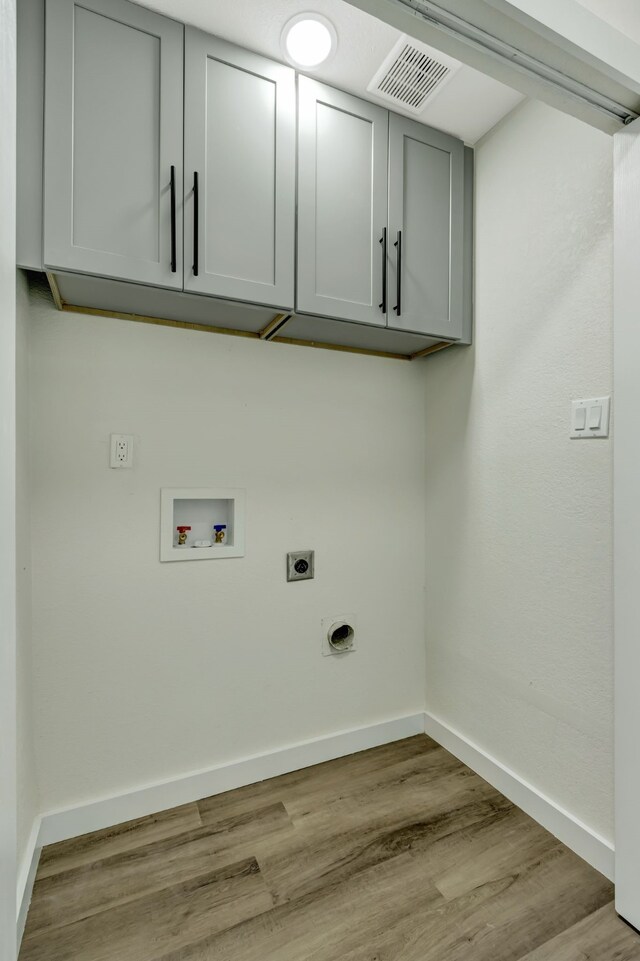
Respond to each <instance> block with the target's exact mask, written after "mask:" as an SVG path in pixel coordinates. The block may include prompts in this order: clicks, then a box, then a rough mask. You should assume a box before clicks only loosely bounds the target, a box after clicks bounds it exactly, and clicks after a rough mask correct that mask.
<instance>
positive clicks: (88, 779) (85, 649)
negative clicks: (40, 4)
mask: <svg viewBox="0 0 640 961" xmlns="http://www.w3.org/2000/svg"><path fill="white" fill-rule="evenodd" d="M30 339H31V371H30V373H31V380H32V398H33V399H32V410H31V424H32V473H33V483H32V524H33V603H34V607H33V643H34V664H35V705H36V707H35V719H34V723H35V735H36V748H37V760H38V771H39V776H40V783H41V790H42V806H43V809H44V810H45V811H46V810H49V809H52V808H56V807H58V806H65V805H73V804H78V803H82V802H84V801H88V800H91V799H93V798H96V797H100V796H102V795H110V794H116V793H119V792H121V791H125V790H128V789H130V788H133V787H137V786H139V785H143V784H145V783H147V782H154V781H158V780H162V779H165V778H169V777H175V776H179V775H181V774H183V773H187V772H189V771H191V770H195V769H200V768H206V767H209V766H211V765H214V764H217V763H222V762H225V761H232V760H236V759H238V758H241V757H242V756H245V755H250V754H254V753H259V752H261V751H266V750H269V749H272V748H277V747H280V746H284V745H287V744H290V743H294V742H297V741H299V740H303V739H305V738H309V737H314V736H316V735H322V734H328V733H332V732H336V731H340V730H342V729H346V728H351V727H357V726H360V725H364V724H368V723H373V722H376V721H379V720H383V719H386V718H391V717H396V716H401V715H405V714H412V713H414V712H416V711H421V710H423V709H424V632H425V624H424V583H425V556H424V555H425V550H424V538H423V535H422V532H423V530H424V522H425V516H424V515H425V508H424V490H425V483H426V480H425V423H424V392H425V379H426V378H425V375H426V371H425V367H424V366H423V365H422V364H415V365H409V364H408V363H406V362H400V361H390V360H381V359H377V358H369V357H360V356H355V355H348V354H340V353H336V352H327V351H323V350H313V349H308V348H298V347H288V346H280V345H275V344H264V343H261V342H254V341H248V340H244V339H240V338H233V337H225V336H217V335H209V334H206V333H197V332H190V331H182V330H173V329H167V328H161V327H153V326H146V325H139V324H134V323H129V322H126V321H116V320H110V319H97V318H92V317H87V316H77V315H70V314H60V313H58V312H56V311H55V310H54V308H53V307H52V305H51V303H50V301H49V300H48V299H43V298H42V297H40V298H36V299H35V300H34V302H33V304H32V323H31V330H30ZM112 431H113V432H121V433H131V434H134V435H135V442H136V446H135V467H134V469H133V470H132V471H113V470H110V469H109V467H108V442H109V434H110V432H112ZM182 486H184V487H190V486H193V487H199V486H228V487H236V486H237V487H244V488H246V490H247V553H246V557H244V558H242V559H235V560H212V561H199V562H194V563H173V564H172V563H167V564H161V563H159V560H158V538H159V496H160V488H161V487H182ZM301 548H314V549H315V550H316V563H317V569H316V578H315V580H314V581H312V582H303V583H298V584H287V583H286V581H285V553H286V551H287V550H296V549H301ZM345 612H355V613H356V615H357V617H358V629H359V650H358V651H357V653H355V654H354V655H349V656H348V657H346V658H343V659H341V658H336V657H322V655H321V633H320V621H321V619H322V618H323V617H327V616H333V615H339V614H343V613H345Z"/></svg>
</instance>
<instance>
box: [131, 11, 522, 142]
mask: <svg viewBox="0 0 640 961" xmlns="http://www.w3.org/2000/svg"><path fill="white" fill-rule="evenodd" d="M143 6H145V7H149V8H150V9H152V10H156V11H158V12H159V13H163V14H165V15H167V16H170V17H174V18H175V19H176V20H181V21H182V22H184V23H189V24H192V25H193V26H196V27H199V28H200V29H201V30H205V31H207V33H212V34H215V35H216V36H218V37H222V38H223V39H225V40H230V41H231V42H232V43H237V44H239V45H240V46H244V47H248V48H249V49H250V50H255V51H257V52H258V53H262V54H265V55H266V56H268V57H271V58H272V59H274V60H282V59H283V57H282V53H281V49H280V34H281V31H282V28H283V26H284V24H285V23H286V22H287V20H289V19H290V18H291V17H292V16H295V14H296V13H303V12H307V11H314V12H316V13H322V14H324V15H325V16H326V17H328V18H329V19H330V20H331V21H332V23H333V24H334V26H335V28H336V30H337V32H338V49H337V52H336V55H335V57H333V59H332V60H331V61H330V62H329V63H328V64H325V65H324V66H320V67H319V68H318V69H317V70H314V71H313V73H311V72H310V75H312V76H314V77H317V78H318V79H319V80H324V81H326V82H327V83H330V84H333V85H334V86H336V87H340V88H342V89H343V90H348V91H349V92H350V93H354V94H357V95H358V96H360V97H364V98H365V99H367V100H373V101H376V99H377V98H376V97H375V96H374V95H373V94H370V93H368V92H367V84H368V83H369V82H370V81H371V79H372V77H373V75H374V74H375V72H376V70H377V69H378V67H379V66H380V64H381V63H382V61H383V60H384V58H385V57H386V56H387V54H388V53H389V51H390V50H391V48H392V47H393V45H394V44H395V42H396V41H397V40H398V38H399V37H400V36H401V34H400V33H399V32H398V31H397V30H396V29H395V28H394V27H391V26H389V25H388V24H386V23H383V22H382V21H381V20H377V19H376V18H375V17H372V16H370V15H369V14H368V13H365V12H364V11H362V10H360V9H358V8H357V7H353V6H351V5H350V4H348V3H345V2H344V0H143ZM434 55H435V56H436V57H437V55H438V54H437V51H434ZM522 99H523V97H522V94H520V93H518V92H517V91H515V90H512V89H511V88H510V87H506V86H504V84H501V83H499V82H498V81H497V80H493V79H491V78H490V77H487V76H485V75H484V74H482V73H478V71H477V70H473V69H472V68H471V67H467V66H464V65H463V66H462V67H461V68H460V69H459V70H458V71H457V72H456V73H455V75H454V76H453V77H452V78H451V80H449V82H448V83H447V84H445V85H444V86H443V88H442V91H441V92H439V93H438V94H437V95H436V96H435V97H434V99H433V101H432V102H431V103H429V104H428V105H427V107H426V108H425V110H424V112H423V113H422V114H421V115H420V116H419V117H417V118H415V119H418V120H419V121H421V122H422V123H426V124H429V125H430V126H432V127H437V128H438V129H440V130H445V131H446V132H447V133H451V134H454V135H455V136H457V137H460V138H461V139H462V140H464V141H466V143H468V144H474V143H476V141H477V140H479V139H480V137H482V136H483V135H484V134H485V133H487V131H488V130H490V129H491V128H492V127H494V126H495V124H496V123H498V121H499V120H501V119H502V118H503V117H504V116H505V115H506V114H507V113H509V111H510V110H512V109H513V108H514V107H515V106H516V104H518V103H520V101H521V100H522ZM379 102H380V103H385V102H384V101H379ZM385 106H389V104H388V103H385ZM393 109H396V108H395V107H394V108H393ZM398 112H400V113H402V112H403V111H400V110H399V111H398ZM407 116H414V115H413V114H411V113H408V114H407Z"/></svg>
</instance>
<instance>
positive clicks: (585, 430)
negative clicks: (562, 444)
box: [571, 397, 611, 438]
mask: <svg viewBox="0 0 640 961" xmlns="http://www.w3.org/2000/svg"><path fill="white" fill-rule="evenodd" d="M610 405H611V398H610V397H592V398H591V399H590V400H574V401H572V403H571V436H572V437H573V438H580V437H608V436H609V408H610Z"/></svg>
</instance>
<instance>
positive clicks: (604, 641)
mask: <svg viewBox="0 0 640 961" xmlns="http://www.w3.org/2000/svg"><path fill="white" fill-rule="evenodd" d="M611 164H612V141H611V139H610V138H609V137H607V136H606V135H604V134H602V133H599V132H597V131H595V130H593V129H591V128H589V127H587V126H585V125H583V124H581V123H580V122H579V121H577V120H573V119H570V118H568V117H565V116H563V115H561V114H559V113H557V112H555V111H554V110H552V109H551V108H548V107H546V106H543V105H541V104H536V103H532V102H529V103H526V104H524V105H523V106H522V107H521V108H518V109H517V110H516V111H515V112H514V113H512V114H511V115H510V116H509V117H508V118H507V119H506V120H505V121H503V123H502V124H501V125H500V126H499V127H498V128H497V129H496V130H495V131H493V132H492V133H491V134H489V135H488V136H487V137H486V138H485V140H484V141H482V143H481V145H480V147H479V149H478V151H477V157H476V176H477V188H476V191H477V192H476V256H477V272H476V346H475V347H474V348H472V349H470V350H468V351H467V352H465V353H461V352H455V353H454V352H447V351H445V352H443V353H442V354H441V355H437V356H436V357H434V358H433V360H435V363H434V364H431V365H430V369H429V375H428V377H427V421H428V427H427V437H428V465H427V476H428V480H427V487H426V505H427V552H428V556H427V582H428V605H427V708H428V710H429V711H430V712H432V713H433V714H435V715H436V716H438V717H440V718H441V719H443V720H444V721H445V722H446V723H447V724H449V725H450V726H452V727H453V728H455V729H457V730H458V731H460V732H461V733H462V734H463V735H465V736H466V737H468V738H470V739H471V740H473V741H475V742H476V743H477V744H478V745H479V746H480V747H481V748H483V749H484V750H485V751H487V752H489V753H490V754H493V755H494V756H495V757H496V758H497V759H498V760H499V761H501V762H502V763H504V764H506V765H507V766H508V767H510V768H512V769H513V770H514V771H515V772H516V773H518V774H520V775H521V776H523V777H524V778H525V779H526V780H528V781H529V782H531V783H532V784H533V785H534V786H535V787H537V788H538V789H539V790H541V791H543V792H544V793H546V794H547V795H548V796H550V797H551V798H552V799H553V800H555V801H556V802H557V803H559V804H560V805H562V806H564V807H565V808H566V809H568V810H569V811H570V812H571V813H572V814H573V815H574V816H576V817H578V818H580V819H582V820H583V821H584V822H586V824H587V825H588V826H590V827H591V828H592V829H594V830H595V831H597V832H599V833H601V834H602V835H603V836H605V837H606V838H607V839H611V838H612V800H613V799H612V794H613V784H612V776H613V772H612V767H613V756H612V750H613V748H612V736H613V732H612V654H613V651H612V589H611V578H612V561H611V551H612V545H611V540H612V531H611V524H612V516H611V512H612V504H611V479H612V478H611V475H612V461H611V442H610V441H609V440H605V441H599V440H596V441H581V442H580V441H571V440H570V439H569V421H570V403H571V399H572V398H579V397H591V396H598V395H600V394H608V393H610V391H611V349H612V348H611V339H612V331H611V328H612V291H611V256H612V239H611V228H612V214H611V192H612V170H611Z"/></svg>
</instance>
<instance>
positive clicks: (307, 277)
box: [297, 77, 388, 325]
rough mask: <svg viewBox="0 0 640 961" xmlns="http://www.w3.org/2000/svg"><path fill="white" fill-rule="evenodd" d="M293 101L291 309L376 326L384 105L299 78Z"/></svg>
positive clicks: (380, 313)
mask: <svg viewBox="0 0 640 961" xmlns="http://www.w3.org/2000/svg"><path fill="white" fill-rule="evenodd" d="M298 105H299V115H298V116H299V120H298V124H299V127H298V262H297V268H298V270H297V281H298V283H297V310H298V312H300V313H308V314H320V315H324V316H326V317H336V318H339V319H343V320H352V321H358V322H361V323H367V324H376V325H380V324H382V325H384V324H385V323H386V318H385V313H384V304H383V286H384V282H383V273H384V270H383V268H384V259H383V254H384V250H383V246H384V245H383V244H382V243H381V242H380V241H381V239H382V237H383V233H384V231H385V228H386V224H387V139H388V112H387V111H386V110H384V109H383V108H382V107H378V106H376V105H374V104H371V103H367V102H365V101H363V100H359V99H358V98H357V97H352V96H350V95H349V94H346V93H342V92H341V91H339V90H334V89H333V88H332V87H327V86H325V85H324V84H321V83H317V82H316V81H314V80H310V79H308V78H307V77H300V78H299V79H298ZM381 305H382V306H381Z"/></svg>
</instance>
